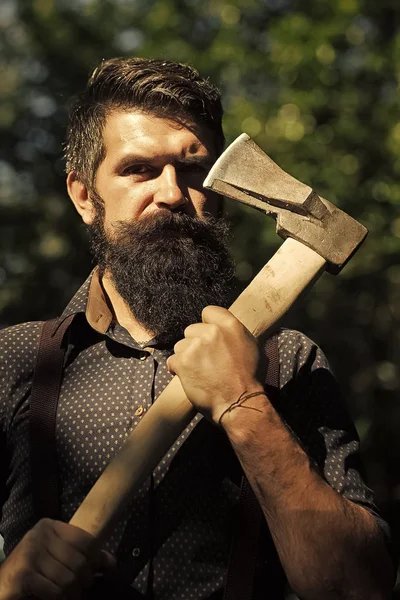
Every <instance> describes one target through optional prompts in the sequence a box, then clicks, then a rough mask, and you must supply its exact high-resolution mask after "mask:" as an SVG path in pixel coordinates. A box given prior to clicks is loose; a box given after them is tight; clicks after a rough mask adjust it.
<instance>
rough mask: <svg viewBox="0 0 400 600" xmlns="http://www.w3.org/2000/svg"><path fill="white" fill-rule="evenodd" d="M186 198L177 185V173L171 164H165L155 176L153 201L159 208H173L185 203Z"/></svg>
mask: <svg viewBox="0 0 400 600" xmlns="http://www.w3.org/2000/svg"><path fill="white" fill-rule="evenodd" d="M187 202H188V201H187V198H186V197H185V194H184V193H183V191H182V188H181V186H180V185H179V181H178V175H177V172H176V169H175V167H174V166H173V165H165V166H164V168H163V170H162V172H161V173H160V175H159V177H158V178H157V190H156V192H155V194H154V203H155V204H157V206H158V207H160V208H168V209H169V210H174V209H176V208H178V207H179V206H183V205H185V204H187Z"/></svg>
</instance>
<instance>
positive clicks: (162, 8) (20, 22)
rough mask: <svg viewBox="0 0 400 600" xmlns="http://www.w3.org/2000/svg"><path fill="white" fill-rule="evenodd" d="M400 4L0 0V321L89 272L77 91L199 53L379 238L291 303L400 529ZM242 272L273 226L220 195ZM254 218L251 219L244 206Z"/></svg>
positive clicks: (248, 270) (62, 296)
mask: <svg viewBox="0 0 400 600" xmlns="http://www.w3.org/2000/svg"><path fill="white" fill-rule="evenodd" d="M399 18H400V5H399V4H398V2H397V1H396V0H381V1H380V2H379V3H376V2H375V1H373V0H309V1H308V2H307V3H306V2H300V0H297V1H296V0H113V1H107V0H26V1H24V0H20V1H18V0H2V2H1V4H0V28H1V29H0V30H1V40H0V44H1V46H0V47H1V54H0V56H1V58H0V68H1V72H2V76H1V88H0V98H1V104H0V127H1V133H2V135H1V142H0V146H1V158H0V224H1V236H0V255H1V261H0V265H1V266H0V283H1V289H0V310H1V324H2V325H7V324H10V323H15V322H17V321H23V320H29V319H41V318H43V317H49V316H52V315H55V314H57V313H58V312H59V311H60V310H61V308H62V307H63V305H64V304H65V303H66V302H67V300H68V299H69V297H70V296H71V295H72V294H73V292H74V291H75V289H76V288H77V287H78V286H79V285H80V283H81V282H82V280H83V279H84V278H85V277H86V275H87V273H88V271H89V269H90V257H89V255H88V251H87V248H86V240H85V233H84V230H83V228H82V226H81V225H80V223H79V219H78V216H77V215H76V214H75V213H74V211H73V209H72V206H71V205H70V203H69V201H68V199H67V196H66V193H65V189H64V176H63V161H62V157H61V156H62V151H61V147H62V141H63V139H64V132H65V126H66V118H67V110H68V103H69V98H70V96H71V95H72V94H74V93H76V92H78V91H79V90H80V89H81V88H82V87H83V85H84V83H85V81H86V78H87V75H88V73H89V71H90V70H91V69H92V68H93V67H94V66H95V65H96V64H98V63H99V61H100V60H101V59H102V58H108V57H111V56H118V55H142V56H154V57H162V58H169V59H173V60H179V61H182V62H189V63H192V64H194V65H195V66H196V67H197V68H198V69H199V70H200V71H201V72H202V73H203V74H205V75H208V76H209V77H210V78H211V79H212V80H213V81H214V82H216V83H218V84H219V85H220V87H221V88H222V90H223V94H224V105H225V109H226V115H225V129H226V134H227V138H228V141H231V140H233V139H234V138H235V137H236V136H237V135H238V134H240V133H241V132H242V131H246V132H247V133H249V134H250V135H251V136H252V137H254V138H255V140H256V141H257V143H258V144H259V145H261V146H262V147H263V148H264V149H265V150H266V151H267V153H268V154H269V155H270V156H271V157H272V158H273V159H274V160H275V161H276V162H277V163H278V164H280V165H281V166H282V167H283V168H284V169H285V170H287V171H288V172H289V173H291V174H292V175H294V176H295V177H298V178H299V179H301V180H302V181H304V182H306V183H308V184H310V185H312V186H313V188H314V189H316V190H317V191H318V193H320V194H321V195H323V196H324V197H326V198H328V199H329V200H331V201H333V202H335V203H336V204H337V205H339V206H340V207H341V208H342V209H344V210H345V211H346V212H349V213H350V214H352V215H353V216H354V217H356V218H357V219H359V220H360V221H362V222H363V223H364V224H365V225H366V226H367V227H368V228H369V229H370V236H369V238H368V240H367V242H366V244H365V246H364V247H363V249H362V250H361V251H360V252H359V253H358V254H357V256H356V257H355V258H354V259H353V260H352V262H351V263H350V264H349V265H348V266H347V267H346V269H345V270H344V272H343V273H342V274H341V275H340V276H339V278H337V279H334V278H333V277H330V276H328V275H325V276H324V277H323V278H322V280H320V282H319V283H318V284H317V286H316V288H315V289H314V290H313V291H312V292H311V293H310V294H309V295H308V297H307V298H306V300H303V301H302V302H300V303H299V305H298V306H297V307H296V308H295V309H294V310H292V311H291V313H290V315H289V316H288V317H287V319H286V324H288V325H290V326H293V327H296V328H300V329H302V330H303V331H305V332H306V333H307V334H308V335H310V336H311V337H313V338H314V339H315V340H316V341H317V342H318V343H319V344H320V345H321V346H322V347H323V349H324V350H325V351H326V353H327V354H328V357H329V358H330V361H331V363H332V365H333V367H334V369H335V371H336V373H337V375H338V378H339V380H340V382H341V384H342V387H343V389H344V391H345V394H346V397H347V400H348V405H349V409H350V411H351V413H352V415H353V416H354V418H355V420H356V423H357V425H358V429H359V432H360V435H361V437H362V441H363V451H364V455H365V461H366V465H367V471H368V476H369V482H370V484H371V485H372V486H373V487H374V488H375V490H376V492H377V498H378V500H379V502H380V503H381V505H382V506H383V508H384V511H385V513H386V516H388V517H389V519H390V520H391V522H392V525H393V526H394V530H395V536H396V540H397V541H398V540H399V537H400V536H399V531H400V516H399V515H400V511H399V502H400V469H399V463H400V441H399V440H400V435H399V432H398V430H399V429H400V403H399V402H398V389H399V381H400V376H399V365H400V361H399V336H400V334H399V328H398V322H399V317H400V302H399V300H400V260H399V258H400V211H399V206H400V107H399V79H400V33H399V28H398V23H399ZM227 207H228V212H229V214H230V217H231V219H232V222H233V235H234V242H233V251H234V254H235V257H236V260H237V272H238V276H239V278H240V279H241V280H242V281H243V284H245V283H246V282H247V281H248V280H249V279H250V278H251V277H252V276H253V274H254V273H255V272H256V271H257V269H258V268H260V267H261V266H262V265H263V264H264V262H266V260H267V259H268V257H269V256H270V255H271V253H272V252H273V251H274V249H275V248H276V247H277V245H278V243H279V241H278V239H277V237H276V235H275V232H274V225H273V222H272V221H271V223H266V219H265V217H263V216H262V215H261V214H257V213H255V212H253V211H250V210H246V209H244V208H243V207H240V206H233V205H232V204H231V203H229V202H228V203H227ZM244 216H245V218H244Z"/></svg>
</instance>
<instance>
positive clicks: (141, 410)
mask: <svg viewBox="0 0 400 600" xmlns="http://www.w3.org/2000/svg"><path fill="white" fill-rule="evenodd" d="M145 410H146V409H145V408H143V406H139V407H138V408H137V409H136V410H135V415H136V416H137V417H140V415H142V414H143V413H144V411H145Z"/></svg>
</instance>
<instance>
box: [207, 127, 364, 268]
mask: <svg viewBox="0 0 400 600" xmlns="http://www.w3.org/2000/svg"><path fill="white" fill-rule="evenodd" d="M203 185H204V187H205V188H207V189H210V190H213V191H215V192H217V193H219V194H222V195H224V196H228V197H229V198H233V199H235V200H238V201H239V202H242V203H243V204H247V205H248V206H252V207H253V208H256V209H258V210H261V211H262V212H264V213H266V214H267V215H269V216H271V217H273V218H274V219H276V223H277V226H276V230H277V233H278V235H280V236H281V237H282V238H284V239H286V238H288V237H291V238H293V239H295V240H297V241H299V242H301V243H303V244H304V245H306V246H308V247H309V248H311V249H312V250H314V251H315V252H317V253H318V254H319V255H320V256H322V257H323V258H324V259H325V260H326V261H327V263H328V264H327V270H328V271H330V272H331V273H334V274H336V273H338V272H339V271H340V270H341V269H342V268H343V267H344V265H345V264H346V263H347V262H348V260H349V259H350V258H351V256H352V255H353V254H354V253H355V252H356V250H357V249H358V248H359V247H360V245H361V244H362V242H363V241H364V239H365V237H366V235H367V233H368V230H367V229H366V227H364V225H362V224H361V223H359V222H358V221H356V220H355V219H353V218H352V217H350V216H349V215H348V214H346V213H345V212H343V211H342V210H340V209H339V208H337V207H336V206H334V205H333V204H331V203H330V202H328V201H327V200H325V199H324V198H321V197H319V196H318V195H317V194H316V193H315V192H314V191H313V189H312V188H311V187H309V186H308V185H306V184H304V183H302V182H301V181H298V180H297V179H295V178H294V177H292V176H291V175H289V174H288V173H286V172H285V171H283V169H281V168H280V167H279V166H278V165H277V164H276V163H275V162H274V161H273V160H272V159H271V158H270V157H269V156H268V155H267V154H265V152H264V151H263V150H262V149H261V148H260V147H259V146H257V144H256V143H255V142H254V141H253V140H252V139H251V138H250V137H249V136H248V135H247V134H245V133H244V134H242V135H240V136H239V137H238V138H237V139H236V140H235V141H234V142H233V143H232V144H231V145H230V146H228V148H227V149H226V150H225V152H223V154H222V155H221V156H220V157H219V159H218V160H217V161H216V163H215V164H214V166H213V167H212V169H211V170H210V172H209V174H208V176H207V178H206V179H205V181H204V184H203Z"/></svg>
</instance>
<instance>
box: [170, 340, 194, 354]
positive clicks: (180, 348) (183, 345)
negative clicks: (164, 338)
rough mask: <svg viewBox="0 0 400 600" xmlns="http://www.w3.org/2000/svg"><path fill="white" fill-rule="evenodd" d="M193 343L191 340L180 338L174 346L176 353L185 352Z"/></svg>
mask: <svg viewBox="0 0 400 600" xmlns="http://www.w3.org/2000/svg"><path fill="white" fill-rule="evenodd" d="M191 345H192V341H191V340H187V339H184V340H179V342H176V344H175V346H174V354H180V353H181V352H185V351H186V350H187V349H188V348H189V347H190V346H191Z"/></svg>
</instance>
